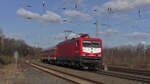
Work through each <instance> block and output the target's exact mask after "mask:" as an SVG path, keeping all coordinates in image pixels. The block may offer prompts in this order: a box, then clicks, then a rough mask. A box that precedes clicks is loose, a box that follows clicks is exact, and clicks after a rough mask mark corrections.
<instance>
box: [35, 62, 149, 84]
mask: <svg viewBox="0 0 150 84" xmlns="http://www.w3.org/2000/svg"><path fill="white" fill-rule="evenodd" d="M35 63H36V62H35ZM38 64H39V63H38ZM39 65H40V66H41V64H39ZM41 67H45V68H48V69H50V67H48V64H42V66H41ZM57 67H59V66H57ZM63 68H65V67H63ZM53 69H54V68H53ZM60 69H61V67H60ZM67 69H68V68H67ZM57 70H59V68H57V69H56V71H57ZM71 70H72V73H74V71H78V73H76V74H78V76H79V78H80V79H82V78H83V77H82V76H81V75H82V74H81V73H83V72H84V74H89V73H90V74H89V77H93V76H90V75H92V74H95V77H96V78H98V75H106V76H111V77H114V78H120V79H127V80H132V81H137V82H138V83H140V84H150V77H148V76H141V75H135V74H132V73H124V72H123V73H122V72H119V71H97V72H91V71H90V72H89V71H80V70H73V69H71ZM60 72H62V71H60ZM62 73H66V72H65V70H64V71H63V72H62ZM67 74H68V73H67ZM75 76H77V75H75ZM84 79H85V78H84ZM86 79H87V78H86ZM86 79H85V80H86ZM90 80H92V81H93V80H95V79H94V78H93V79H92V78H91V79H90ZM95 81H96V82H95V84H102V83H99V82H97V79H96V80H95ZM99 81H100V80H99ZM78 83H79V84H81V82H78ZM82 84H88V83H82ZM89 84H94V81H93V82H92V83H89Z"/></svg>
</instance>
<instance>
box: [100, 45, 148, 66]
mask: <svg viewBox="0 0 150 84" xmlns="http://www.w3.org/2000/svg"><path fill="white" fill-rule="evenodd" d="M103 54H104V63H106V64H110V65H119V66H126V67H130V68H141V69H150V61H149V60H150V45H144V44H142V43H140V44H138V45H137V46H132V45H124V46H120V47H114V48H104V53H103Z"/></svg>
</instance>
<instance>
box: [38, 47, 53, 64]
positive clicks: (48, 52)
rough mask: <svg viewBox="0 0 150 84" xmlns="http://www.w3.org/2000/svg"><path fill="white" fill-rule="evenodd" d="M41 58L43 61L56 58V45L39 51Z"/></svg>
mask: <svg viewBox="0 0 150 84" xmlns="http://www.w3.org/2000/svg"><path fill="white" fill-rule="evenodd" d="M40 56H41V60H42V61H43V62H50V61H55V60H56V47H51V48H48V49H45V50H43V51H42V52H41V55H40Z"/></svg>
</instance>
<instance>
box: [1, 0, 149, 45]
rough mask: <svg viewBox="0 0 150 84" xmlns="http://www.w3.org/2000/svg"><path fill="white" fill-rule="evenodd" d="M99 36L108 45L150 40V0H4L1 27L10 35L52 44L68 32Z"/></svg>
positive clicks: (33, 43)
mask: <svg viewBox="0 0 150 84" xmlns="http://www.w3.org/2000/svg"><path fill="white" fill-rule="evenodd" d="M96 20H97V21H98V27H99V36H98V38H101V39H102V40H103V45H105V46H119V45H125V44H133V45H136V44H138V43H141V42H142V43H145V44H150V28H149V27H150V25H149V22H150V0H1V1H0V28H1V29H2V30H3V31H4V34H5V36H6V37H8V38H15V39H22V40H25V42H26V43H27V44H29V45H32V46H36V47H42V48H46V47H50V46H54V45H56V44H57V43H58V42H61V41H63V40H64V36H65V34H64V31H65V30H71V31H73V32H74V33H71V34H70V35H69V36H70V37H71V36H76V35H75V34H79V33H87V34H89V35H90V36H91V37H94V38H95V31H96V25H95V24H94V23H95V22H96Z"/></svg>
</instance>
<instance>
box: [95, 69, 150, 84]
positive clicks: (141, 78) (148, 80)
mask: <svg viewBox="0 0 150 84" xmlns="http://www.w3.org/2000/svg"><path fill="white" fill-rule="evenodd" d="M96 73H98V74H103V75H108V76H112V77H117V78H122V79H128V80H133V81H139V82H142V83H147V84H150V77H145V76H139V75H133V74H126V73H120V72H114V71H99V72H96Z"/></svg>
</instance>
